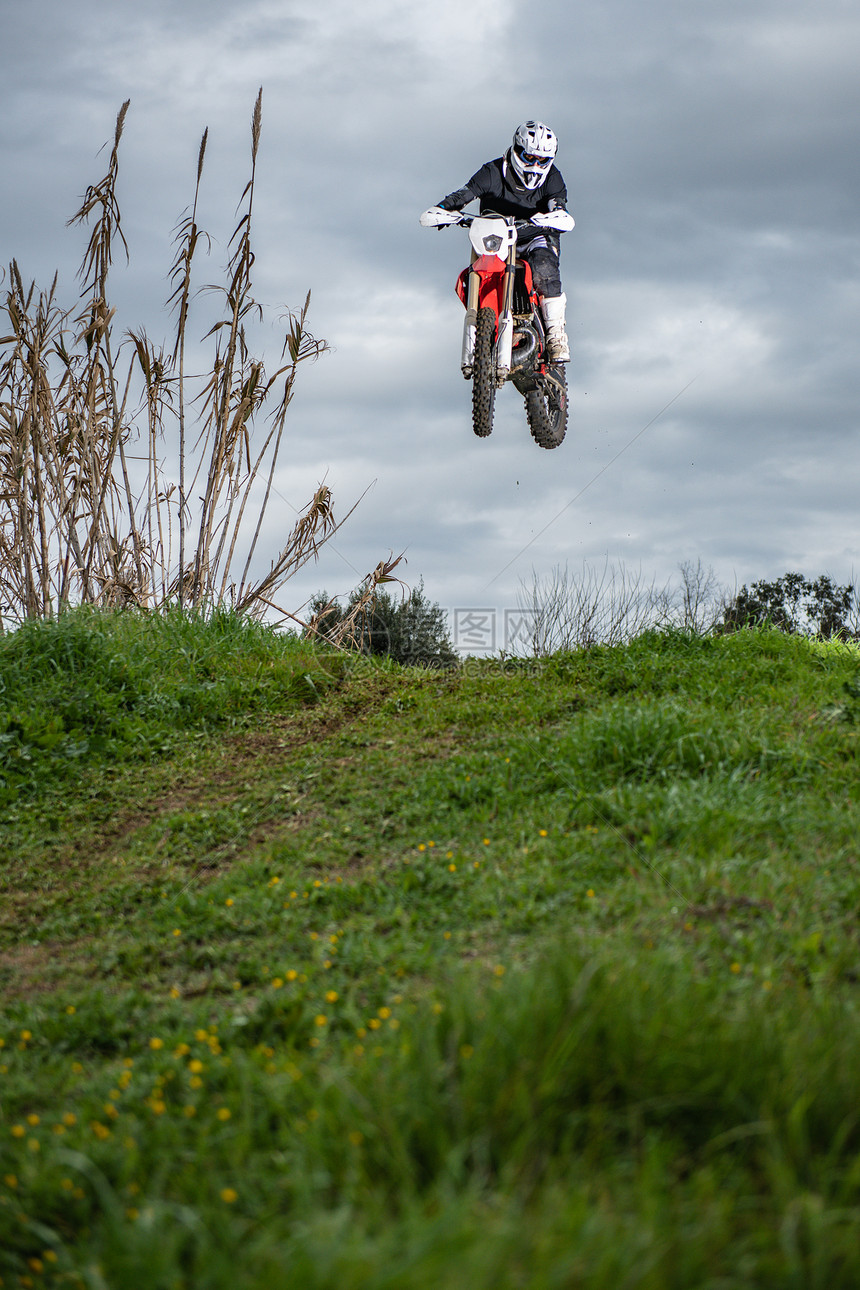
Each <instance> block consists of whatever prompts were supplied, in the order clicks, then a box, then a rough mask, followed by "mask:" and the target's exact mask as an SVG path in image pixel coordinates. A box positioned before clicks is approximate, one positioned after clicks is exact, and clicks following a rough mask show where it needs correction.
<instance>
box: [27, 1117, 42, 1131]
mask: <svg viewBox="0 0 860 1290" xmlns="http://www.w3.org/2000/svg"><path fill="white" fill-rule="evenodd" d="M27 1123H28V1124H29V1125H30V1126H31V1127H32V1128H34V1129H35V1127H36V1125H37V1124H38V1123H39V1117H38V1115H28V1116H27Z"/></svg>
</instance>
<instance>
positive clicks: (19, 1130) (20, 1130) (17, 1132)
mask: <svg viewBox="0 0 860 1290" xmlns="http://www.w3.org/2000/svg"><path fill="white" fill-rule="evenodd" d="M26 1133H27V1130H26V1129H25V1128H24V1126H23V1124H13V1125H12V1137H13V1138H23V1137H25V1136H26Z"/></svg>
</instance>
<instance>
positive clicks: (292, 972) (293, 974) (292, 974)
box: [286, 968, 299, 981]
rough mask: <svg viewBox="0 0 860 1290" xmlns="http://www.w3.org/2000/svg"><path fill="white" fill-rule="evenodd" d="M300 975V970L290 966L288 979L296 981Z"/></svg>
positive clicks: (287, 974)
mask: <svg viewBox="0 0 860 1290" xmlns="http://www.w3.org/2000/svg"><path fill="white" fill-rule="evenodd" d="M298 975H299V974H298V972H297V971H296V970H295V968H290V970H289V972H287V973H286V978H287V980H288V981H295V979H296V977H297V976H298Z"/></svg>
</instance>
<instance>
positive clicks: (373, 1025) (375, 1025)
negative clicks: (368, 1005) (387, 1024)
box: [367, 1017, 382, 1030]
mask: <svg viewBox="0 0 860 1290" xmlns="http://www.w3.org/2000/svg"><path fill="white" fill-rule="evenodd" d="M367 1024H368V1026H369V1027H370V1029H371V1030H378V1029H379V1027H380V1026H381V1025H382V1022H381V1021H380V1020H379V1018H378V1017H371V1018H370V1021H368V1023H367Z"/></svg>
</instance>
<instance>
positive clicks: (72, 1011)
mask: <svg viewBox="0 0 860 1290" xmlns="http://www.w3.org/2000/svg"><path fill="white" fill-rule="evenodd" d="M66 1012H67V1013H68V1015H69V1016H70V1017H73V1016H74V1015H75V1013H76V1012H77V1008H76V1007H75V1005H74V1004H73V1003H70V1004H68V1006H67V1007H66Z"/></svg>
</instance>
